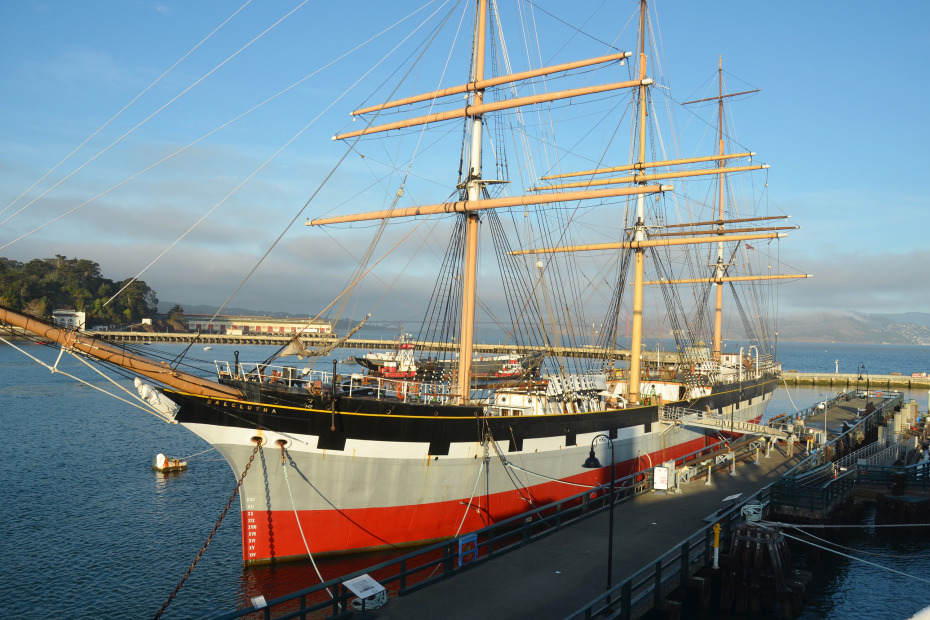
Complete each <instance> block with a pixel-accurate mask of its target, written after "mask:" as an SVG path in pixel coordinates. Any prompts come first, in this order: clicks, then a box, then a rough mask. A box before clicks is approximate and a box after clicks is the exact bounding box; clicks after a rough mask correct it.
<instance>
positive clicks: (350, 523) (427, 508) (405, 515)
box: [242, 437, 709, 563]
mask: <svg viewBox="0 0 930 620" xmlns="http://www.w3.org/2000/svg"><path fill="white" fill-rule="evenodd" d="M708 441H709V439H708V438H706V437H705V438H701V439H696V440H693V441H690V442H686V443H683V444H679V445H676V446H675V447H674V448H669V449H666V450H663V451H660V452H655V453H652V454H649V455H648V456H642V457H639V458H636V459H629V460H627V461H624V462H621V463H618V464H617V466H616V472H617V476H618V477H622V476H626V475H628V474H630V473H633V472H634V471H642V470H644V469H648V468H649V467H652V466H655V465H659V464H661V463H662V462H663V461H666V460H671V459H676V458H679V457H681V456H684V455H686V454H689V453H691V452H694V451H697V450H700V449H701V448H704V447H707V445H708ZM608 469H609V467H604V468H601V469H595V470H591V471H589V472H585V473H582V474H579V475H577V476H572V477H570V478H567V479H565V482H570V483H573V484H580V485H590V486H596V485H599V484H604V483H605V482H607V480H608V479H609V478H608V475H609V473H608V471H607V470H608ZM581 490H582V489H580V488H579V487H577V486H569V485H566V484H562V483H559V482H546V483H543V484H538V485H535V486H532V487H529V488H522V489H520V490H519V491H518V490H516V489H515V490H513V491H507V492H503V493H496V494H493V495H491V496H489V497H486V496H484V495H481V496H476V497H475V498H474V499H473V500H472V501H471V508H470V509H467V508H466V504H467V503H468V498H460V499H456V500H453V501H447V502H438V503H432V504H423V505H410V506H391V507H384V508H357V509H350V510H301V511H298V512H297V513H296V515H295V512H294V511H293V510H260V509H258V506H255V507H254V509H252V510H249V509H246V510H244V511H243V512H242V550H243V561H244V562H246V563H262V562H273V561H275V560H285V559H295V560H296V559H300V558H305V557H307V553H308V551H309V553H311V554H313V555H314V556H315V555H317V554H321V555H329V554H339V553H350V552H351V553H358V552H362V551H372V550H376V549H385V548H392V547H404V546H410V545H414V544H422V543H426V542H430V541H436V540H442V539H446V538H450V537H453V536H457V535H460V534H465V533H468V532H472V531H475V530H478V529H481V528H483V527H485V526H487V525H491V524H492V523H495V522H498V521H502V520H504V519H507V518H510V517H512V516H514V515H518V514H521V513H524V512H527V511H528V510H532V509H533V508H534V507H538V506H544V505H546V504H548V503H551V502H555V501H558V500H560V499H564V498H565V497H570V496H572V495H575V494H577V493H578V492H579V491H581ZM298 516H299V519H300V524H299V526H298V522H297V517H298ZM305 540H306V543H305V542H304V541H305Z"/></svg>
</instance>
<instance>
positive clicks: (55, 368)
mask: <svg viewBox="0 0 930 620" xmlns="http://www.w3.org/2000/svg"><path fill="white" fill-rule="evenodd" d="M0 342H3V343H4V344H8V345H10V346H11V347H13V348H14V349H16V350H17V351H19V352H20V353H22V354H23V355H25V356H26V357H28V358H30V359H31V360H32V361H34V362H36V363H37V364H39V365H40V366H45V367H46V368H48V369H49V370H50V371H52V372H53V373H58V374H60V375H64V376H65V377H68V378H69V379H73V380H75V381H77V382H78V383H82V384H84V385H86V386H87V387H89V388H92V389H95V390H97V391H98V392H103V393H104V394H106V395H107V396H112V397H113V398H115V399H116V400H119V401H122V402H124V403H126V404H127V405H131V406H133V407H136V408H137V409H141V410H142V411H145V412H147V413H151V414H152V415H154V416H156V417H159V418H161V419H162V420H164V421H166V422H171V421H172V420H171V419H170V418H168V417H166V416H165V415H164V414H162V413H161V412H159V411H157V410H155V409H152V408H150V407H149V406H148V403H146V406H142V405H140V404H138V403H134V402H132V401H130V400H126V399H125V398H123V397H121V396H117V395H116V394H113V393H111V392H108V391H106V390H104V389H103V388H101V387H99V386H96V385H94V384H93V383H90V382H88V381H85V380H84V379H81V378H80V377H76V376H74V375H72V374H70V373H68V372H65V371H64V370H59V369H58V361H56V362H55V366H49V365H48V364H46V363H45V362H43V361H42V360H40V359H38V358H36V357H33V356H32V355H29V353H27V352H26V351H23V350H22V349H20V348H19V347H17V346H16V345H15V344H13V343H12V342H10V341H9V340H7V339H6V338H3V337H2V336H0ZM61 351H62V352H63V351H65V349H64V347H62V348H61ZM68 353H70V354H71V355H72V356H74V357H75V358H76V359H78V360H80V361H82V362H83V363H84V364H87V366H89V367H90V368H92V369H93V370H94V371H95V372H97V373H98V374H100V375H101V376H102V377H104V378H105V379H107V380H108V381H110V382H111V383H113V384H114V385H115V386H117V387H118V388H120V389H121V390H123V391H125V392H127V393H128V394H130V395H132V397H133V398H135V399H136V400H142V399H141V398H139V397H138V396H136V395H135V394H132V392H129V390H126V388H124V387H122V386H121V385H119V384H118V383H116V382H115V381H113V379H111V378H110V377H107V376H106V375H105V374H103V373H102V372H101V371H100V370H99V369H98V368H95V367H94V366H93V365H92V364H89V363H88V362H87V361H86V360H84V359H83V358H81V357H80V356H78V355H76V354H75V353H74V352H73V351H68ZM58 359H59V360H60V359H61V353H59V354H58ZM142 402H145V401H144V400H142Z"/></svg>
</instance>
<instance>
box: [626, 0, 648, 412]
mask: <svg viewBox="0 0 930 620" xmlns="http://www.w3.org/2000/svg"><path fill="white" fill-rule="evenodd" d="M637 78H638V79H639V81H640V87H639V105H638V106H637V110H638V112H639V118H638V124H639V138H638V141H637V146H636V164H637V167H638V169H640V170H642V169H643V168H644V167H645V164H646V86H645V85H644V84H642V81H643V80H644V79H645V78H646V0H640V3H639V72H638V74H637ZM643 183H644V182H643ZM645 238H646V198H645V196H644V195H643V194H639V195H638V196H637V197H636V222H635V224H634V225H633V241H634V242H642V241H644V240H645ZM635 252H636V254H635V262H634V265H633V332H632V339H631V342H630V385H629V393H628V394H627V398H628V399H629V401H630V402H631V403H638V402H639V383H640V373H641V368H640V366H641V364H642V359H641V358H640V352H641V351H642V342H643V264H644V262H645V257H646V249H645V248H644V247H637V248H636V250H635Z"/></svg>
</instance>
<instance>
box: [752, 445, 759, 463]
mask: <svg viewBox="0 0 930 620" xmlns="http://www.w3.org/2000/svg"><path fill="white" fill-rule="evenodd" d="M753 463H755V464H756V465H758V464H759V446H756V460H755V461H753Z"/></svg>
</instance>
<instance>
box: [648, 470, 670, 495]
mask: <svg viewBox="0 0 930 620" xmlns="http://www.w3.org/2000/svg"><path fill="white" fill-rule="evenodd" d="M652 488H653V489H655V490H656V491H668V467H661V466H659V467H655V468H654V469H653V473H652Z"/></svg>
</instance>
